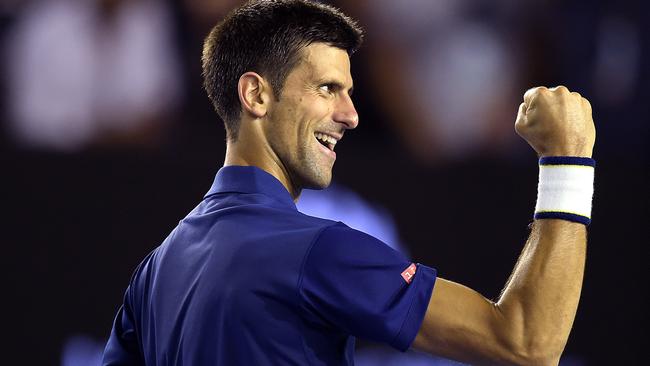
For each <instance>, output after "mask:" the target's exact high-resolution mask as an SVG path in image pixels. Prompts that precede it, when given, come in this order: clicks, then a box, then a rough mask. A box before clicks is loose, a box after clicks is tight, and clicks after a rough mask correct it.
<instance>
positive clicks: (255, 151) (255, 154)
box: [223, 134, 302, 202]
mask: <svg viewBox="0 0 650 366" xmlns="http://www.w3.org/2000/svg"><path fill="white" fill-rule="evenodd" d="M223 165H224V166H230V165H239V166H254V167H258V168H260V169H262V170H264V171H265V172H267V173H269V174H271V175H272V176H274V177H275V178H276V179H277V180H279V181H280V183H282V185H283V186H284V188H286V189H287V191H289V194H291V197H292V198H293V200H294V202H297V201H298V198H299V197H300V193H301V191H302V189H301V188H299V187H298V186H297V185H296V184H294V183H293V182H292V181H291V178H290V176H289V173H288V172H287V170H286V168H285V167H284V165H283V164H282V162H281V161H280V159H279V158H278V157H277V155H275V154H274V153H273V151H272V150H271V149H270V147H268V144H261V143H259V142H258V141H251V140H250V139H247V138H246V136H245V135H244V134H240V135H239V136H238V139H237V141H234V142H233V141H228V143H227V144H226V158H225V160H224V163H223Z"/></svg>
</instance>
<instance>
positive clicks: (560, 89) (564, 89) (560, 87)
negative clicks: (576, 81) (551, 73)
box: [549, 85, 570, 94]
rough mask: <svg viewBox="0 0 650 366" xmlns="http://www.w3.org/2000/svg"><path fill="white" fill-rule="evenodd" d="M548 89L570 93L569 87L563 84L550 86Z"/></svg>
mask: <svg viewBox="0 0 650 366" xmlns="http://www.w3.org/2000/svg"><path fill="white" fill-rule="evenodd" d="M549 91H552V92H555V91H557V92H560V93H566V94H569V93H570V92H569V89H568V88H567V87H566V86H564V85H558V86H554V87H552V88H550V89H549Z"/></svg>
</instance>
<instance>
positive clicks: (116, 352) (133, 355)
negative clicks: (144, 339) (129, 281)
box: [102, 289, 144, 366]
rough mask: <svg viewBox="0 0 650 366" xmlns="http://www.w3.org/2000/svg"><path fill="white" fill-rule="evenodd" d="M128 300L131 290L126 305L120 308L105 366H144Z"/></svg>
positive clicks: (106, 354) (103, 363) (104, 356)
mask: <svg viewBox="0 0 650 366" xmlns="http://www.w3.org/2000/svg"><path fill="white" fill-rule="evenodd" d="M128 299H129V290H128V289H127V291H126V295H125V296H124V305H122V306H121V307H120V309H119V310H118V312H117V315H116V316H115V321H114V322H113V329H112V330H111V335H110V337H109V338H108V342H107V343H106V348H105V349H104V355H103V357H102V365H103V366H113V365H144V360H143V359H142V354H141V353H140V347H139V343H138V340H137V335H136V332H135V324H134V322H133V316H132V315H131V311H130V306H129V305H130V304H129V301H128Z"/></svg>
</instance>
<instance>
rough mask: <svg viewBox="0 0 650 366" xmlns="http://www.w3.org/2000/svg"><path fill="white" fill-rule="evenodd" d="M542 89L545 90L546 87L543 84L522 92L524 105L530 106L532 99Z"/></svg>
mask: <svg viewBox="0 0 650 366" xmlns="http://www.w3.org/2000/svg"><path fill="white" fill-rule="evenodd" d="M542 90H547V89H546V87H545V86H538V87H535V88H530V89H528V90H526V93H524V103H526V105H527V106H528V107H529V108H530V106H531V105H532V104H533V101H534V100H535V98H536V97H537V96H538V95H539V93H540V92H541V91H542Z"/></svg>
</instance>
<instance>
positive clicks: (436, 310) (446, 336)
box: [412, 278, 511, 364]
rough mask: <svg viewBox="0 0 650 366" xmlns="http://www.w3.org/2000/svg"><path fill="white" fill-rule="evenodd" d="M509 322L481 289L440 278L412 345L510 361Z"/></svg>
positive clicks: (473, 359)
mask: <svg viewBox="0 0 650 366" xmlns="http://www.w3.org/2000/svg"><path fill="white" fill-rule="evenodd" d="M506 327H507V322H505V321H504V319H503V316H502V314H501V312H500V310H499V308H498V306H497V305H496V304H495V303H494V302H492V301H490V300H488V299H486V298H485V297H483V296H482V295H481V294H479V293H478V292H476V291H474V290H472V289H470V288H468V287H465V286H463V285H460V284H458V283H455V282H452V281H448V280H445V279H443V278H438V279H437V280H436V284H435V287H434V289H433V293H432V294H431V299H430V300H429V305H428V308H427V311H426V314H425V316H424V320H423V322H422V325H421V326H420V330H419V331H418V334H417V336H416V338H415V340H414V342H413V345H412V346H413V347H415V348H417V349H420V350H422V351H426V352H428V353H432V354H436V355H439V356H443V357H447V358H451V359H455V360H459V361H463V362H470V363H478V364H481V363H494V362H498V363H505V364H507V363H510V362H511V361H510V360H509V359H510V352H509V351H508V349H509V345H508V337H506V336H505V335H506V334H508V329H506Z"/></svg>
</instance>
